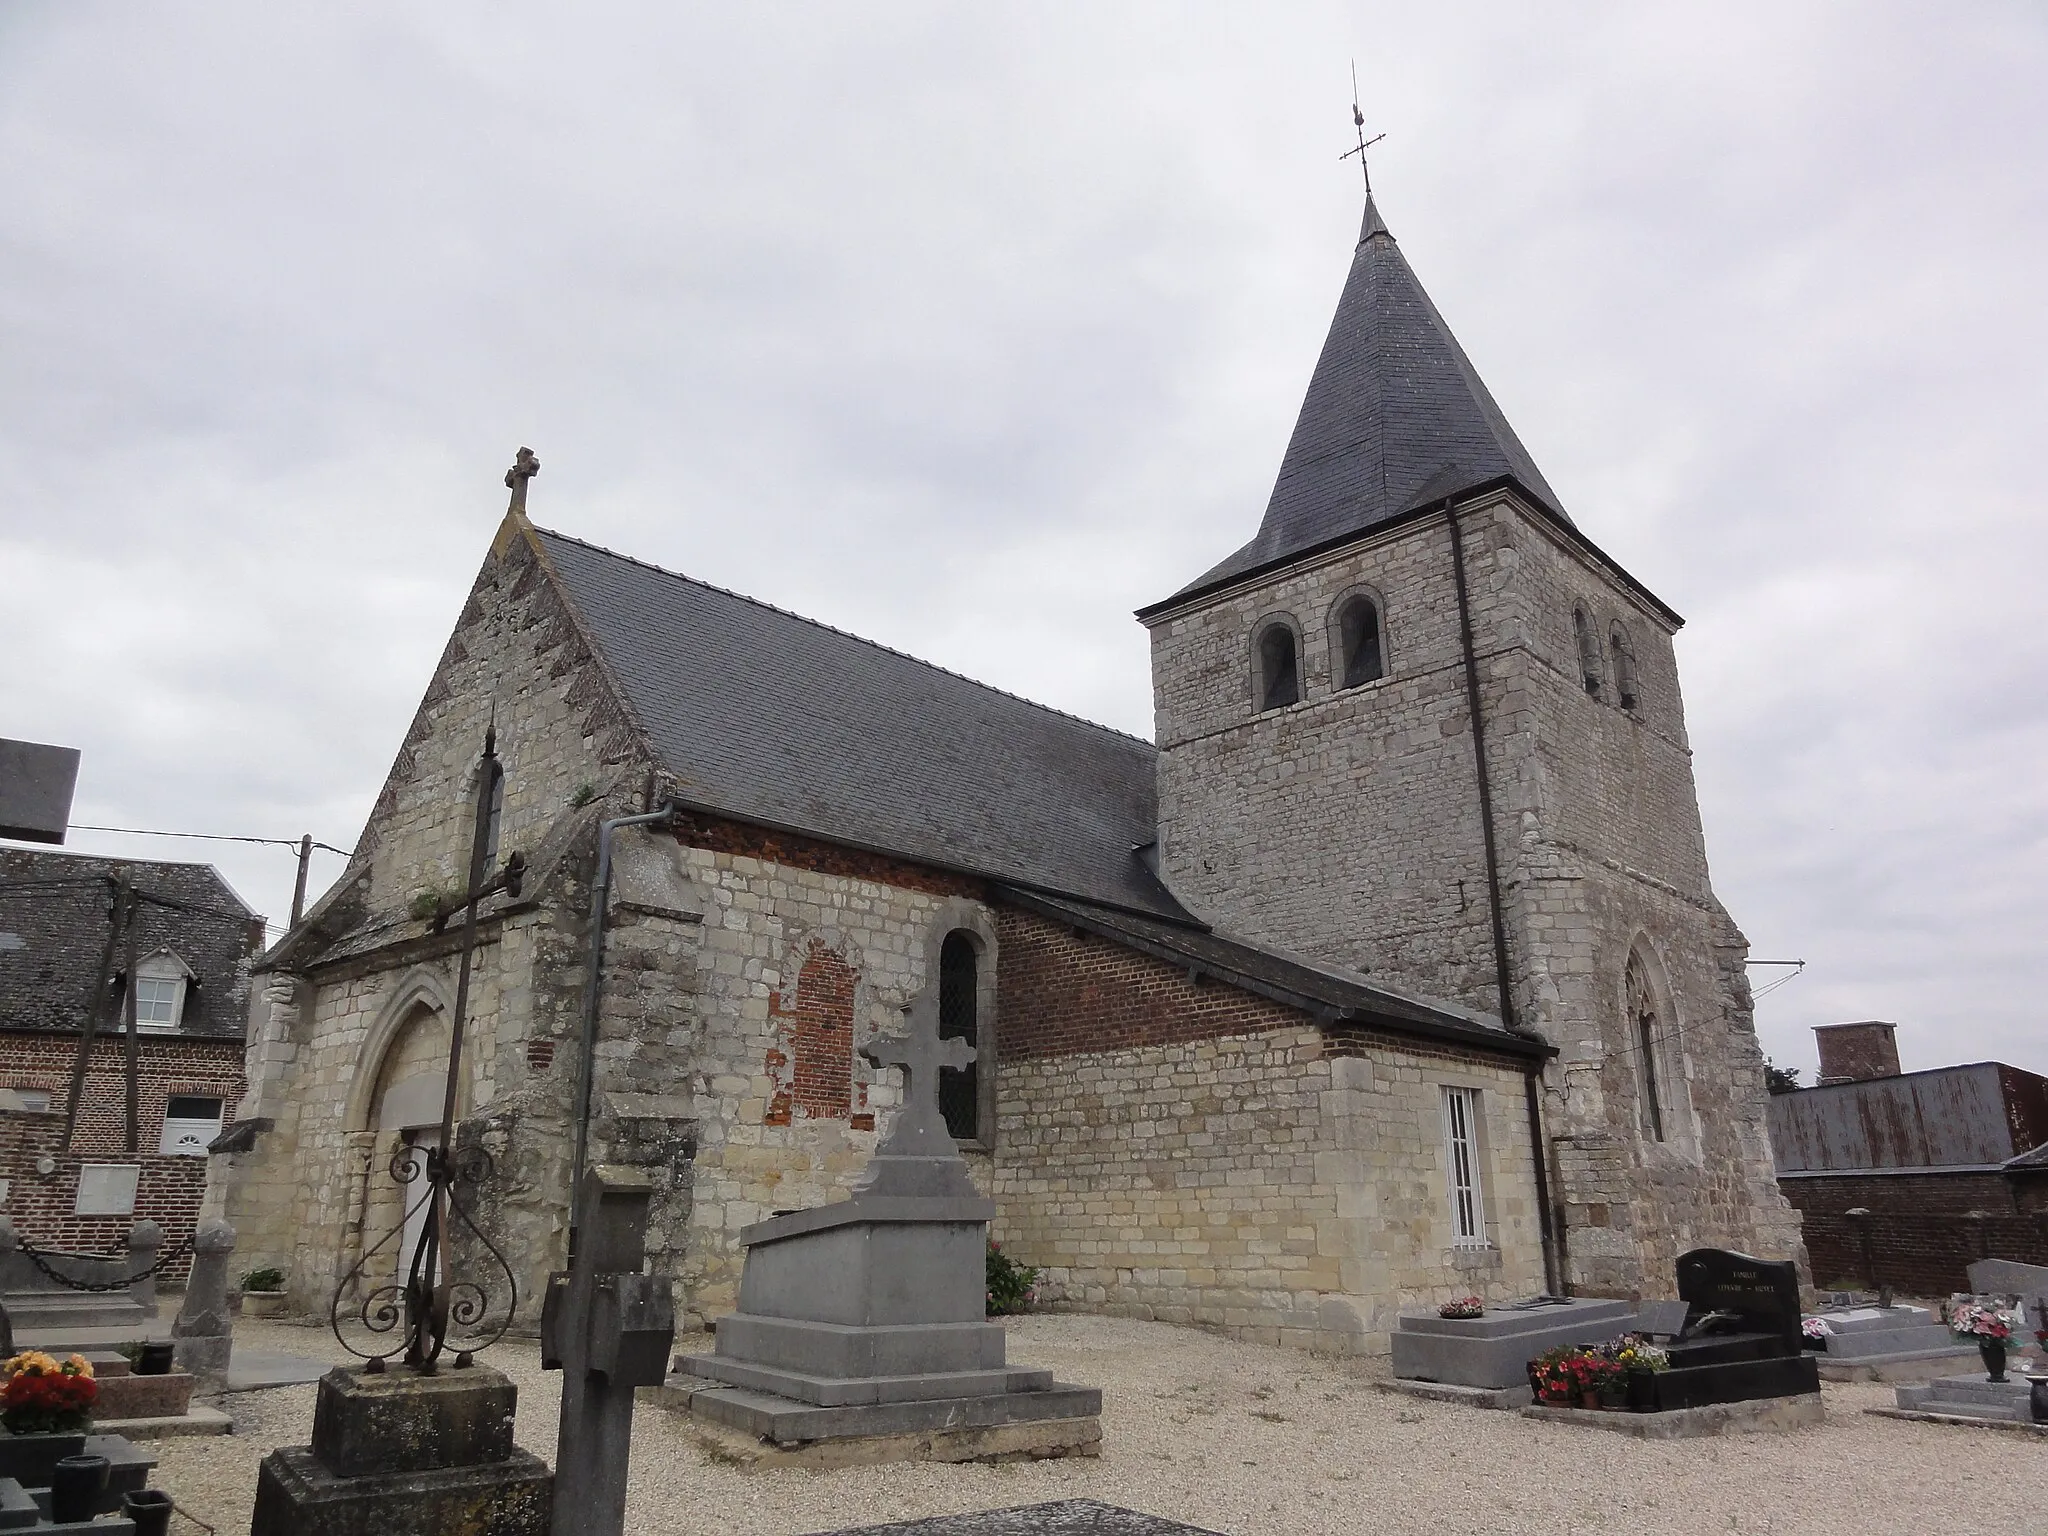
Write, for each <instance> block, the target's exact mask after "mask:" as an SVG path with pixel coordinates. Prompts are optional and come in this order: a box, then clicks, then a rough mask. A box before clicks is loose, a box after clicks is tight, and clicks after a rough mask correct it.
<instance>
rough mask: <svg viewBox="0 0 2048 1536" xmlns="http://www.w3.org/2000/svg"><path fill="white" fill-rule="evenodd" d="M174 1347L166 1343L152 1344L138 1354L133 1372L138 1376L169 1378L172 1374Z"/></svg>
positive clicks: (145, 1346)
mask: <svg viewBox="0 0 2048 1536" xmlns="http://www.w3.org/2000/svg"><path fill="white" fill-rule="evenodd" d="M173 1348H174V1346H173V1345H171V1344H169V1343H165V1342H158V1343H150V1344H145V1345H143V1346H142V1348H141V1349H140V1350H138V1351H137V1352H136V1355H135V1364H134V1366H133V1370H134V1372H135V1374H136V1375H137V1376H168V1375H170V1374H171V1352H172V1350H173Z"/></svg>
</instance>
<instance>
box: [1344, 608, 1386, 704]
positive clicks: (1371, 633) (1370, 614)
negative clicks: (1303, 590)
mask: <svg viewBox="0 0 2048 1536" xmlns="http://www.w3.org/2000/svg"><path fill="white" fill-rule="evenodd" d="M1336 640H1337V655H1338V658H1339V661H1340V663H1341V665H1342V666H1343V669H1344V670H1343V671H1342V672H1341V673H1340V674H1339V677H1340V681H1339V683H1338V686H1339V687H1340V688H1356V687H1358V686H1359V685H1360V684H1361V683H1372V682H1377V681H1378V680H1379V679H1381V678H1383V677H1385V676H1386V675H1387V654H1386V645H1385V640H1384V636H1383V635H1382V633H1381V629H1380V605H1379V604H1378V603H1376V602H1374V601H1373V600H1372V599H1371V598H1370V597H1368V596H1366V595H1365V594H1364V593H1362V592H1361V593H1358V594H1356V595H1354V596H1352V597H1350V598H1347V599H1346V600H1345V602H1344V606H1343V607H1342V608H1340V609H1338V610H1337V635H1336Z"/></svg>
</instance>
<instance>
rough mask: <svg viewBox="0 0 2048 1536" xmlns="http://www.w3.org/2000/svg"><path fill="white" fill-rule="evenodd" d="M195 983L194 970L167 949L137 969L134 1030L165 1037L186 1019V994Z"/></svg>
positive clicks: (157, 953)
mask: <svg viewBox="0 0 2048 1536" xmlns="http://www.w3.org/2000/svg"><path fill="white" fill-rule="evenodd" d="M193 980H194V977H193V975H192V971H191V968H190V967H189V966H187V965H186V964H185V962H184V961H182V960H180V959H179V958H178V957H177V956H176V955H174V954H172V953H171V952H170V951H169V950H168V949H160V950H158V951H157V952H156V953H155V954H153V955H151V956H150V957H149V958H148V959H147V960H145V961H143V962H142V963H141V964H140V965H138V966H136V967H135V1027H136V1028H137V1029H150V1030H156V1031H158V1032H159V1033H165V1032H169V1031H172V1030H175V1029H176V1028H177V1027H178V1025H179V1024H180V1023H181V1022H182V1021H183V1019H184V1016H185V994H186V991H187V990H188V987H189V984H190V983H191V982H192V981H193Z"/></svg>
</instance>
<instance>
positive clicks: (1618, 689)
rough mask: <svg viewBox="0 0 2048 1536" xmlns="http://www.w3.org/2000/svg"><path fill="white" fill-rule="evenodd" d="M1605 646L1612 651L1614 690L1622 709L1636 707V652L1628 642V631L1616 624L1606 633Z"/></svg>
mask: <svg viewBox="0 0 2048 1536" xmlns="http://www.w3.org/2000/svg"><path fill="white" fill-rule="evenodd" d="M1607 646H1608V649H1609V650H1610V651H1612V652H1613V653H1614V692H1615V696H1616V697H1617V698H1619V699H1620V701H1621V707H1622V708H1623V709H1634V708H1635V707H1636V699H1637V697H1638V695H1637V692H1636V653H1635V647H1634V646H1632V645H1630V644H1629V639H1628V631H1627V630H1625V629H1623V628H1622V627H1621V625H1620V624H1618V623H1617V624H1616V625H1615V626H1614V628H1613V630H1612V631H1611V632H1610V633H1609V635H1608V640H1607Z"/></svg>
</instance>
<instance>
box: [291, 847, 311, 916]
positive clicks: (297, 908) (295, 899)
mask: <svg viewBox="0 0 2048 1536" xmlns="http://www.w3.org/2000/svg"><path fill="white" fill-rule="evenodd" d="M312 862H313V834H312V833H310V832H308V833H307V834H306V835H305V836H304V837H302V838H300V839H299V883H298V884H297V885H295V886H293V887H292V924H291V925H292V927H294V928H296V927H298V926H299V919H300V918H302V917H304V916H305V915H306V868H307V866H308V865H310V864H311V863H312Z"/></svg>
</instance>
